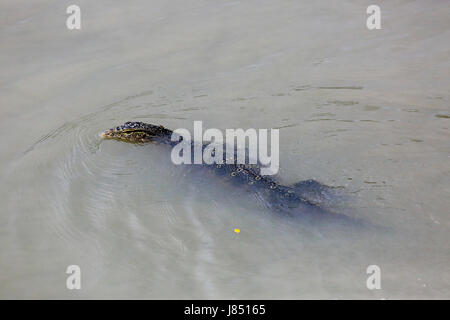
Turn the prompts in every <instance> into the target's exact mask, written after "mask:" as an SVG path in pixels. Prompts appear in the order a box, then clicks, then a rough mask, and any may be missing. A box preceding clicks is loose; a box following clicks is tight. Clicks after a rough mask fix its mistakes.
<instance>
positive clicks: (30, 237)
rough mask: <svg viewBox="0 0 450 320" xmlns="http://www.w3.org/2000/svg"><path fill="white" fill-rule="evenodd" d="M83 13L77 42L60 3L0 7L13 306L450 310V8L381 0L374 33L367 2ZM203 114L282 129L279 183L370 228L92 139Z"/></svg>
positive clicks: (4, 261)
mask: <svg viewBox="0 0 450 320" xmlns="http://www.w3.org/2000/svg"><path fill="white" fill-rule="evenodd" d="M77 4H78V5H79V6H80V7H81V14H82V15H81V17H82V29H81V30H72V31H71V30H68V29H67V28H66V26H65V20H66V18H67V16H68V15H67V14H66V13H65V11H66V4H65V3H62V2H60V1H39V2H33V4H31V3H29V2H26V1H3V2H2V4H0V9H1V10H0V12H1V16H2V19H0V20H1V22H0V46H1V51H0V65H1V70H2V72H1V74H0V115H1V117H0V124H1V126H0V135H1V137H2V139H1V140H0V148H1V150H2V152H1V153H0V175H1V176H0V177H1V185H0V203H1V210H0V298H67V299H72V298H73V299H77V298H89V299H90V298H137V299H140V298H152V299H160V298H184V299H189V298H194V299H198V298H223V299H225V298H241V299H243V298H249V299H258V298H266V299H281V298H284V299H298V298H312V299H316V298H326V299H342V298H360V299H395V298H419V299H423V298H432V299H434V298H447V299H448V298H450V266H449V264H450V236H449V231H450V220H449V214H450V211H449V208H450V196H449V194H450V144H449V141H450V139H449V138H450V135H449V127H450V104H449V101H450V100H449V99H450V95H449V92H450V90H449V89H450V80H449V79H450V77H449V74H450V73H449V71H450V59H449V58H450V42H449V39H450V38H449V37H450V22H449V19H448V17H449V14H450V4H449V3H448V1H427V2H426V3H425V2H421V1H381V2H380V4H379V5H380V7H381V17H382V29H381V30H368V29H367V28H366V17H367V14H366V8H367V6H368V5H369V4H371V3H370V2H365V1H339V2H337V1H336V2H335V1H321V2H320V3H315V2H311V1H206V0H204V1H200V0H198V1H197V0H196V1H170V2H169V1H130V2H127V4H118V3H116V2H114V3H113V2H111V1H95V3H94V2H93V1H78V3H77ZM195 120H202V121H203V125H204V127H205V128H218V129H221V130H225V129H226V128H244V129H246V128H279V129H280V172H279V174H278V179H279V180H280V181H281V182H283V183H284V184H286V185H290V184H293V183H295V182H298V181H301V180H305V179H316V180H318V181H320V182H322V183H324V184H327V185H330V186H334V187H339V190H343V191H342V192H343V193H344V194H345V195H346V197H345V201H342V202H339V203H335V205H334V206H335V207H334V210H335V211H339V212H342V213H344V214H346V215H348V216H349V217H352V218H355V219H362V220H364V221H367V222H368V223H370V224H372V225H374V226H376V227H375V228H367V229H364V228H363V229H361V228H358V227H356V226H351V225H350V226H339V225H333V224H326V223H325V224H324V223H314V222H311V221H301V220H300V221H296V220H295V219H284V218H283V217H282V216H279V215H277V214H273V212H271V211H270V210H269V209H267V208H265V207H264V205H262V204H261V202H260V201H258V199H256V198H255V197H254V196H253V195H252V194H250V193H245V192H242V191H241V189H239V188H235V186H232V185H228V184H224V183H223V182H222V181H220V179H212V178H211V179H209V178H206V177H204V176H201V174H200V175H198V174H197V173H196V172H195V171H194V172H193V171H190V170H186V169H185V168H182V167H177V166H174V165H173V164H172V163H171V161H170V151H168V150H166V149H164V147H163V146H155V145H130V144H125V143H120V142H117V141H106V140H105V141H104V140H101V138H100V135H99V133H100V132H101V131H103V130H105V129H107V128H110V127H112V126H115V125H119V124H122V123H123V122H125V121H144V122H148V123H153V124H161V125H164V126H166V127H168V128H170V129H176V128H187V129H189V130H191V129H192V127H193V122H194V121H195ZM236 228H238V229H240V233H236V232H235V231H234V230H235V229H236ZM69 265H78V266H79V267H80V268H81V283H82V288H81V290H68V289H67V288H66V279H67V277H68V274H66V268H67V266H69ZM370 265H377V266H379V267H380V271H381V289H379V290H369V289H368V288H367V286H366V280H367V278H368V277H369V275H368V274H367V273H366V269H367V267H368V266H370Z"/></svg>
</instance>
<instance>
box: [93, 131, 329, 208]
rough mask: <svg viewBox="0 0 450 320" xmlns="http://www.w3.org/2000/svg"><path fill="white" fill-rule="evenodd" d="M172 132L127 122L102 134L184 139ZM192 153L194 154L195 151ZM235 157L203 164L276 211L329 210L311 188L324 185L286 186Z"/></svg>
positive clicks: (139, 139) (138, 138)
mask: <svg viewBox="0 0 450 320" xmlns="http://www.w3.org/2000/svg"><path fill="white" fill-rule="evenodd" d="M172 133H173V132H172V131H171V130H169V129H167V128H164V127H163V126H155V125H151V124H147V123H143V122H126V123H125V124H123V125H121V126H118V127H116V128H111V129H109V130H106V131H105V132H103V133H102V137H103V138H104V139H114V140H119V141H124V142H128V143H139V144H141V143H150V142H152V143H160V144H166V145H168V146H175V145H176V144H178V143H179V142H180V141H181V140H178V141H171V136H172ZM192 147H193V145H192ZM204 147H205V146H203V148H204ZM224 150H225V148H224ZM191 154H192V155H193V152H192V153H191ZM236 158H237V156H236V155H234V160H233V163H231V164H228V163H225V161H226V159H225V152H224V163H223V164H203V166H204V167H207V168H209V169H210V170H212V171H213V172H214V173H215V174H216V175H217V176H221V177H227V179H228V180H231V182H232V183H233V184H238V185H246V186H247V188H249V189H251V190H252V191H255V192H257V193H258V194H260V195H261V196H262V198H264V199H265V200H266V201H267V204H268V205H269V206H270V207H271V208H272V209H274V210H276V211H282V212H290V211H291V210H292V209H293V208H297V209H300V211H303V212H304V211H307V212H309V213H321V214H327V215H328V213H327V212H326V210H324V209H323V208H322V207H321V206H320V201H316V200H317V197H316V198H314V197H311V190H313V191H314V192H316V191H317V192H316V194H319V195H320V192H321V187H324V188H326V187H325V186H323V185H321V184H319V183H318V182H316V181H314V180H306V181H303V182H302V183H301V185H302V186H300V187H296V188H294V187H289V186H284V185H281V184H279V183H277V182H276V181H275V180H274V179H272V178H271V177H270V176H261V175H260V174H259V167H258V166H257V165H248V164H237V163H236ZM311 186H312V188H311ZM314 192H313V193H314ZM302 209H303V210H302ZM297 211H298V210H297ZM333 215H334V214H333Z"/></svg>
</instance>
